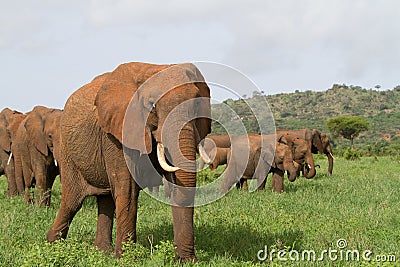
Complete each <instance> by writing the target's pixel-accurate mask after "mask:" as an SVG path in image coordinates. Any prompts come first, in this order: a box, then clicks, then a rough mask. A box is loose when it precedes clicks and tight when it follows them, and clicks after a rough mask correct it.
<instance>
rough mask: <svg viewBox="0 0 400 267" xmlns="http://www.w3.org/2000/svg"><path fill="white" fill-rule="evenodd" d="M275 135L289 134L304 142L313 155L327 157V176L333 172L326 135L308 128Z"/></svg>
mask: <svg viewBox="0 0 400 267" xmlns="http://www.w3.org/2000/svg"><path fill="white" fill-rule="evenodd" d="M276 133H277V134H286V133H288V134H291V135H294V136H297V137H299V138H301V139H303V140H305V141H306V142H307V144H308V146H309V147H310V148H311V152H312V153H313V154H318V153H321V154H325V155H326V156H327V157H328V163H329V166H328V174H329V176H331V175H332V171H333V160H334V159H335V158H334V157H333V151H332V146H331V143H330V141H329V138H328V136H327V135H326V134H324V133H320V132H319V131H318V130H316V129H313V130H310V129H308V128H305V129H301V130H277V131H276Z"/></svg>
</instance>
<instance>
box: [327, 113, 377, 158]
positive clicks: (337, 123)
mask: <svg viewBox="0 0 400 267" xmlns="http://www.w3.org/2000/svg"><path fill="white" fill-rule="evenodd" d="M326 125H327V126H328V129H329V131H330V132H331V133H332V134H333V136H334V137H338V136H342V137H344V138H346V139H349V140H350V145H351V149H352V150H354V138H356V137H357V136H358V135H359V134H360V133H361V132H363V131H366V130H368V128H369V122H368V120H366V119H365V118H362V117H357V116H338V117H334V118H332V119H329V120H327V121H326Z"/></svg>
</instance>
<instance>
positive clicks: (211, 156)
mask: <svg viewBox="0 0 400 267" xmlns="http://www.w3.org/2000/svg"><path fill="white" fill-rule="evenodd" d="M199 148H200V147H199ZM199 151H200V159H201V161H203V162H205V163H207V164H210V165H209V168H210V169H211V170H212V171H214V170H216V169H217V168H218V166H219V165H225V164H226V163H227V161H228V158H227V157H228V152H229V151H230V148H226V147H214V148H212V149H211V151H210V152H209V153H207V154H206V153H205V151H204V150H203V149H202V148H200V149H199Z"/></svg>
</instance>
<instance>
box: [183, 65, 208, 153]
mask: <svg viewBox="0 0 400 267" xmlns="http://www.w3.org/2000/svg"><path fill="white" fill-rule="evenodd" d="M188 65H189V64H188ZM190 70H191V72H192V73H193V77H192V78H191V79H192V80H194V81H197V82H195V83H194V84H195V86H196V87H197V88H198V89H199V97H200V98H199V103H198V105H197V107H198V110H197V111H196V112H197V114H196V115H197V119H196V129H197V132H198V134H199V140H197V142H200V141H201V140H202V139H204V138H205V137H206V136H207V135H208V134H209V133H211V119H210V118H211V104H210V88H209V87H208V85H207V83H206V82H205V79H204V77H203V75H202V74H201V72H200V70H199V69H198V68H197V67H196V66H195V65H192V64H190ZM196 147H197V145H196Z"/></svg>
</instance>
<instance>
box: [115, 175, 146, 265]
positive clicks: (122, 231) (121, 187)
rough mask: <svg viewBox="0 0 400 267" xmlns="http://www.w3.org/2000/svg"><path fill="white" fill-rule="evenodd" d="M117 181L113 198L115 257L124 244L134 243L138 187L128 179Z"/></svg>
mask: <svg viewBox="0 0 400 267" xmlns="http://www.w3.org/2000/svg"><path fill="white" fill-rule="evenodd" d="M126 177H127V178H125V180H123V179H119V178H117V180H118V184H115V189H114V198H115V208H116V219H117V237H116V241H115V257H116V258H119V257H121V254H122V244H123V243H124V242H128V241H133V242H136V220H137V203H138V197H139V190H140V187H139V186H138V185H137V183H136V182H135V181H134V180H133V179H132V178H131V177H130V175H127V176H126Z"/></svg>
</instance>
